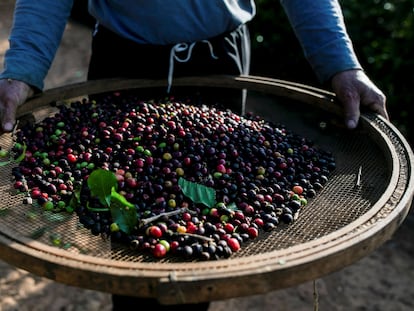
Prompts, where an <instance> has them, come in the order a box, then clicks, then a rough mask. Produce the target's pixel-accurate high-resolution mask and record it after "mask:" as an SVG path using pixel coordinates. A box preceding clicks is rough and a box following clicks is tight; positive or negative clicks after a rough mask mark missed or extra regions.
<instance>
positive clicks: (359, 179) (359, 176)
mask: <svg viewBox="0 0 414 311" xmlns="http://www.w3.org/2000/svg"><path fill="white" fill-rule="evenodd" d="M361 176H362V166H360V167H359V170H358V175H357V180H356V186H357V187H359V186H361Z"/></svg>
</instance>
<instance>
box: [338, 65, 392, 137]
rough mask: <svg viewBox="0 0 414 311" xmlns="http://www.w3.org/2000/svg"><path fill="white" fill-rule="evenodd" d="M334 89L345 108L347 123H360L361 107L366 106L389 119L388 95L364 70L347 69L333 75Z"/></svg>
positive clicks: (351, 124)
mask: <svg viewBox="0 0 414 311" xmlns="http://www.w3.org/2000/svg"><path fill="white" fill-rule="evenodd" d="M331 84H332V89H333V91H334V93H335V94H336V96H337V98H338V100H339V102H340V103H341V104H342V106H343V108H344V118H345V125H346V127H348V128H349V129H354V128H356V127H357V125H358V121H359V116H360V108H361V107H363V106H365V107H367V108H368V109H370V110H371V111H373V112H376V113H378V114H379V115H381V116H383V117H384V118H386V119H387V120H388V119H389V118H388V113H387V109H386V105H385V103H386V97H385V95H384V93H383V92H382V91H381V90H380V89H379V88H378V87H377V86H376V85H375V84H374V83H373V82H372V81H371V80H370V79H369V78H368V76H367V75H366V74H365V73H364V72H363V71H362V70H347V71H343V72H339V73H337V74H336V75H334V76H333V78H332V81H331Z"/></svg>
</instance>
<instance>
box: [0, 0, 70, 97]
mask: <svg viewBox="0 0 414 311" xmlns="http://www.w3.org/2000/svg"><path fill="white" fill-rule="evenodd" d="M72 5H73V0H59V1H56V0H39V1H32V0H17V1H16V5H15V10H14V19H13V25H12V29H11V33H10V36H9V43H10V48H9V49H8V50H7V51H6V54H5V59H4V70H3V71H2V72H1V74H0V78H10V79H15V80H20V81H23V82H26V83H27V84H29V85H31V86H33V87H35V88H37V89H38V90H42V89H43V87H44V84H43V83H44V82H43V81H44V79H45V77H46V75H47V73H48V71H49V69H50V66H51V64H52V61H53V59H54V57H55V55H56V51H57V49H58V47H59V44H60V41H61V39H62V35H63V32H64V30H65V26H66V23H67V20H68V18H69V15H70V12H71V9H72Z"/></svg>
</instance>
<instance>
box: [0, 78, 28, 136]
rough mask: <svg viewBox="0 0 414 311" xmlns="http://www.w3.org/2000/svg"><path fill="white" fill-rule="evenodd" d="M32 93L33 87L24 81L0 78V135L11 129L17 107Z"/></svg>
mask: <svg viewBox="0 0 414 311" xmlns="http://www.w3.org/2000/svg"><path fill="white" fill-rule="evenodd" d="M32 95H33V89H32V88H31V87H30V86H29V85H28V84H26V83H24V82H21V81H17V80H10V79H1V80H0V135H1V134H2V133H4V132H10V131H12V130H13V127H14V124H15V122H16V110H17V107H18V106H19V105H21V104H23V103H24V102H25V101H26V99H27V98H28V97H30V96H32Z"/></svg>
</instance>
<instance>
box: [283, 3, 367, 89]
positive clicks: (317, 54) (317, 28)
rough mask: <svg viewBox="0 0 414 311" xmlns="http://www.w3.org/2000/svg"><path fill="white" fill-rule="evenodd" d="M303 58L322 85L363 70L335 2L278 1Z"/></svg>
mask: <svg viewBox="0 0 414 311" xmlns="http://www.w3.org/2000/svg"><path fill="white" fill-rule="evenodd" d="M280 3H281V4H282V6H283V8H284V10H285V12H286V14H287V16H288V19H289V21H290V23H291V25H292V27H293V30H294V32H295V34H296V36H297V38H298V40H299V42H300V44H301V46H302V49H303V51H304V55H305V57H306V59H307V60H308V61H309V63H310V65H311V66H312V68H313V70H314V72H315V74H316V75H317V77H318V79H319V80H320V81H321V82H323V83H324V82H327V81H328V80H329V79H330V78H331V77H332V76H333V75H334V74H336V73H338V72H341V71H344V70H349V69H362V68H361V65H360V63H359V61H358V59H357V56H356V55H355V51H354V49H353V46H352V42H351V40H350V38H349V35H348V33H347V30H346V27H345V24H344V18H343V15H342V10H341V8H340V5H339V3H338V1H337V0H318V1H315V0H280Z"/></svg>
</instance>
